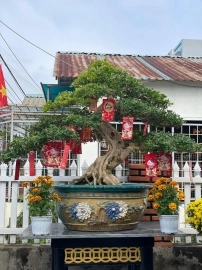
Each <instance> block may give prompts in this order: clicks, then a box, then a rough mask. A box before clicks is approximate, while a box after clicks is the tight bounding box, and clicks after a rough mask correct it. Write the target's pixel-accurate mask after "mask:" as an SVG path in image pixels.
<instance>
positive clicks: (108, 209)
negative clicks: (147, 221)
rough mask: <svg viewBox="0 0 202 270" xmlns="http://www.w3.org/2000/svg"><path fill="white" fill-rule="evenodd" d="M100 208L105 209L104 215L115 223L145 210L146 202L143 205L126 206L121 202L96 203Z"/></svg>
mask: <svg viewBox="0 0 202 270" xmlns="http://www.w3.org/2000/svg"><path fill="white" fill-rule="evenodd" d="M97 204H98V205H99V206H100V207H101V208H104V209H105V215H106V216H107V217H108V218H109V219H110V220H111V221H116V220H118V219H121V218H122V219H124V218H125V217H126V216H128V215H130V214H132V213H134V212H137V213H139V212H140V211H142V210H144V209H145V205H146V201H145V200H144V204H140V205H136V204H132V205H129V204H126V203H125V202H123V201H117V202H108V201H106V202H103V203H97Z"/></svg>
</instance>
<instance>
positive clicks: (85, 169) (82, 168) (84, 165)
mask: <svg viewBox="0 0 202 270" xmlns="http://www.w3.org/2000/svg"><path fill="white" fill-rule="evenodd" d="M87 169H88V164H87V162H86V160H84V162H83V165H82V166H81V171H82V175H83V174H85V173H86V171H87Z"/></svg>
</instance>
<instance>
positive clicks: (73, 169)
mask: <svg viewBox="0 0 202 270" xmlns="http://www.w3.org/2000/svg"><path fill="white" fill-rule="evenodd" d="M69 169H70V175H71V176H76V172H77V165H76V162H75V161H74V160H73V161H72V164H71V166H70V167H69Z"/></svg>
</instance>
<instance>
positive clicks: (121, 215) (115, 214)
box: [60, 199, 147, 224]
mask: <svg viewBox="0 0 202 270" xmlns="http://www.w3.org/2000/svg"><path fill="white" fill-rule="evenodd" d="M146 204H147V200H145V199H144V200H143V203H142V204H139V205H136V204H127V203H125V202H123V201H116V202H110V201H104V202H97V205H98V209H96V210H95V208H94V206H93V205H91V204H87V203H85V202H81V203H73V204H68V203H65V202H62V203H60V206H61V208H62V209H63V211H65V213H67V214H69V218H71V219H73V220H77V221H79V222H84V221H85V220H87V221H88V223H89V224H90V223H92V224H94V223H96V224H98V223H99V224H101V223H107V220H105V218H104V217H103V218H101V216H100V211H101V210H102V209H103V210H104V213H105V216H106V218H108V219H109V220H111V222H118V221H119V220H121V219H122V220H125V219H128V220H130V218H129V217H130V215H131V214H132V213H134V212H136V213H140V212H141V211H143V210H144V209H145V207H146Z"/></svg>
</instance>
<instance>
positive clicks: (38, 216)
mask: <svg viewBox="0 0 202 270" xmlns="http://www.w3.org/2000/svg"><path fill="white" fill-rule="evenodd" d="M30 217H31V218H52V216H50V215H49V216H30Z"/></svg>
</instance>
